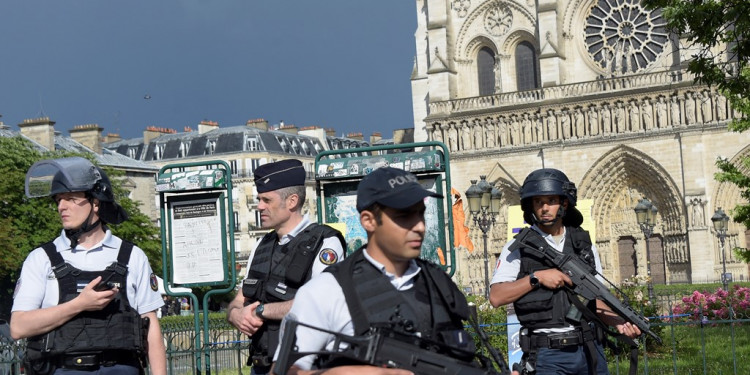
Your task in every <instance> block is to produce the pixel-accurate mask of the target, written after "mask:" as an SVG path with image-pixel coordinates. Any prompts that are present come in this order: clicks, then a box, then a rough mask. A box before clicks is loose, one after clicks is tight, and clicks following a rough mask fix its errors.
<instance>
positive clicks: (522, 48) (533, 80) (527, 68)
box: [516, 42, 539, 91]
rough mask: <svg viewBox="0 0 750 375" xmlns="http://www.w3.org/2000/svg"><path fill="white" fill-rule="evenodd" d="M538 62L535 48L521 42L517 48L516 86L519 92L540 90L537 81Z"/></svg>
mask: <svg viewBox="0 0 750 375" xmlns="http://www.w3.org/2000/svg"><path fill="white" fill-rule="evenodd" d="M536 67H537V61H536V51H534V46H532V45H531V43H529V42H521V43H520V44H518V45H517V46H516V84H517V87H518V91H525V90H533V89H537V88H539V81H538V80H537V74H536V72H537V68H536Z"/></svg>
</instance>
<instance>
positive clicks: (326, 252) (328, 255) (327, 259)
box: [318, 249, 339, 265]
mask: <svg viewBox="0 0 750 375" xmlns="http://www.w3.org/2000/svg"><path fill="white" fill-rule="evenodd" d="M318 258H319V259H320V263H323V264H326V265H331V264H334V263H336V261H338V259H339V256H338V255H336V252H335V251H333V249H323V250H321V251H320V256H319V257H318Z"/></svg>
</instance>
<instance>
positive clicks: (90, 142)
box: [70, 124, 104, 154]
mask: <svg viewBox="0 0 750 375" xmlns="http://www.w3.org/2000/svg"><path fill="white" fill-rule="evenodd" d="M103 130H104V129H103V128H100V127H99V125H97V124H85V125H76V126H73V129H71V130H70V137H71V138H73V140H74V141H76V142H78V143H80V144H82V145H84V146H86V147H88V148H90V149H91V150H93V151H94V152H96V153H97V154H101V153H102V131H103Z"/></svg>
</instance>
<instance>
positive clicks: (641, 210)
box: [633, 198, 659, 301]
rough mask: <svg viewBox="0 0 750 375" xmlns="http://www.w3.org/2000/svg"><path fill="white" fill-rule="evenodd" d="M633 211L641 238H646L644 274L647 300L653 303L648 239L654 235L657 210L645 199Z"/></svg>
mask: <svg viewBox="0 0 750 375" xmlns="http://www.w3.org/2000/svg"><path fill="white" fill-rule="evenodd" d="M633 210H634V211H635V217H636V220H638V225H639V226H640V227H641V231H642V232H643V237H645V238H646V274H647V276H648V299H649V301H653V299H654V283H653V281H652V280H651V250H650V248H649V244H648V239H649V238H651V235H652V234H653V233H654V226H655V225H656V214H657V213H658V212H659V210H657V209H656V206H654V205H653V204H651V201H649V200H648V199H646V198H643V199H641V200H640V201H639V202H638V204H637V205H636V206H635V208H634V209H633Z"/></svg>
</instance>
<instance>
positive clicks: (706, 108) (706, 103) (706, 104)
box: [701, 91, 714, 124]
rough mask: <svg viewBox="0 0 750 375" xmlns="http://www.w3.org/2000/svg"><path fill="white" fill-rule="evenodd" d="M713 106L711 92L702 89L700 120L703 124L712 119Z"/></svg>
mask: <svg viewBox="0 0 750 375" xmlns="http://www.w3.org/2000/svg"><path fill="white" fill-rule="evenodd" d="M712 109H713V106H712V105H711V93H709V92H708V91H703V95H702V97H701V116H702V117H703V118H702V119H701V120H702V121H703V123H704V124H707V123H709V122H712V121H713V120H714V113H713V110H712Z"/></svg>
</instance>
